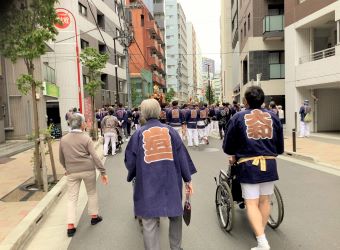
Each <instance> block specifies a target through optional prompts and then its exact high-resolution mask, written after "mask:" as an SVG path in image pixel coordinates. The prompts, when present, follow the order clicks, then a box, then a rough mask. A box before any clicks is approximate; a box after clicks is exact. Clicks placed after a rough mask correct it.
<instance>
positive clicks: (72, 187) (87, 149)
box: [59, 114, 108, 237]
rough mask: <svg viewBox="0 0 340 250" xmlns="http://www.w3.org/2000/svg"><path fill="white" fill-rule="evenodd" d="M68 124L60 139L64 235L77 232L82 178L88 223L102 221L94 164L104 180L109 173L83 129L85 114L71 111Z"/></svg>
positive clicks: (104, 180) (106, 181)
mask: <svg viewBox="0 0 340 250" xmlns="http://www.w3.org/2000/svg"><path fill="white" fill-rule="evenodd" d="M70 126H71V132H70V133H69V134H67V135H65V136H64V137H63V138H62V139H61V140H60V147H59V160H60V163H61V164H62V166H63V167H64V168H65V170H66V173H65V175H67V187H68V189H67V194H68V203H67V208H68V210H67V223H68V228H67V235H68V236H69V237H72V236H73V235H74V234H75V232H76V228H75V223H76V208H77V201H78V195H79V188H80V183H81V181H82V180H83V181H84V183H85V187H86V192H87V196H88V213H89V215H90V216H91V224H92V225H96V224H97V223H99V222H101V221H102V217H101V216H99V215H98V197H97V189H96V168H97V169H98V170H99V171H100V173H101V179H102V182H103V183H104V184H107V183H108V177H107V175H106V173H105V168H104V166H103V163H102V162H101V160H100V159H99V157H98V156H97V154H96V151H95V148H94V145H93V142H92V139H91V138H90V137H89V136H88V135H87V134H86V133H84V132H83V131H84V129H85V128H86V123H85V118H84V116H83V115H81V114H74V115H72V116H71V118H70Z"/></svg>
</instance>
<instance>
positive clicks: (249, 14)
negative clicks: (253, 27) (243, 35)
mask: <svg viewBox="0 0 340 250" xmlns="http://www.w3.org/2000/svg"><path fill="white" fill-rule="evenodd" d="M248 30H250V13H249V14H248Z"/></svg>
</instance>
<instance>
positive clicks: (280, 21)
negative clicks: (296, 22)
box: [263, 15, 284, 33]
mask: <svg viewBox="0 0 340 250" xmlns="http://www.w3.org/2000/svg"><path fill="white" fill-rule="evenodd" d="M283 30H284V15H277V16H265V17H264V18H263V33H266V32H275V31H283Z"/></svg>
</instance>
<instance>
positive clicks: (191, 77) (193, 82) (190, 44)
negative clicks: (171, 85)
mask: <svg viewBox="0 0 340 250" xmlns="http://www.w3.org/2000/svg"><path fill="white" fill-rule="evenodd" d="M196 48H197V38H196V31H195V28H194V26H193V24H192V23H190V22H189V23H187V54H188V56H187V60H188V93H189V100H191V101H194V100H196V99H197V96H196V93H197V81H198V75H197V51H196Z"/></svg>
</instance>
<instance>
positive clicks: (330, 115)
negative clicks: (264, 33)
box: [285, 0, 340, 132]
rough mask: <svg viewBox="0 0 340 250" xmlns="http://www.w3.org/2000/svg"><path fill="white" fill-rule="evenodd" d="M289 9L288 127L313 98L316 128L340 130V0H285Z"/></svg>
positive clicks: (287, 22)
mask: <svg viewBox="0 0 340 250" xmlns="http://www.w3.org/2000/svg"><path fill="white" fill-rule="evenodd" d="M285 9H286V14H285V36H286V44H285V52H286V54H285V60H286V65H287V66H286V119H287V128H288V130H289V131H291V129H292V128H294V126H295V118H294V113H295V112H298V111H299V108H300V106H301V104H302V102H303V101H304V100H309V102H310V104H311V106H312V110H313V116H314V119H313V122H312V128H311V129H312V131H314V132H333V131H340V109H339V108H338V107H337V106H338V98H339V95H340V67H339V62H340V1H336V0H324V1H306V0H305V1H303V0H300V1H295V0H285ZM298 121H299V117H298Z"/></svg>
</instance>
